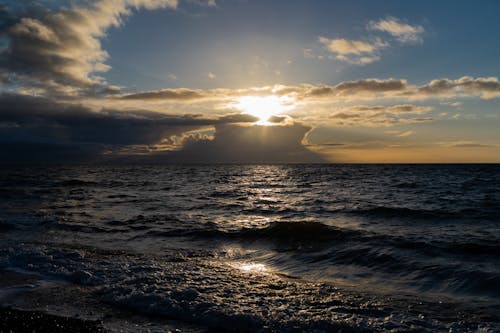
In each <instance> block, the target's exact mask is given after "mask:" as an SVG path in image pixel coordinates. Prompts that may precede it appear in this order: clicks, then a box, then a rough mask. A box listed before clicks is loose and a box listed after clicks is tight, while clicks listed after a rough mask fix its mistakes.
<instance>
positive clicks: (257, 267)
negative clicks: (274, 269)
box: [234, 262, 269, 273]
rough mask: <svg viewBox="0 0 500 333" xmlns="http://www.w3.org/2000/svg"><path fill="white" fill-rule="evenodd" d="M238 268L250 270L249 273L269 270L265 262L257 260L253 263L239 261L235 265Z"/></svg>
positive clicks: (245, 270)
mask: <svg viewBox="0 0 500 333" xmlns="http://www.w3.org/2000/svg"><path fill="white" fill-rule="evenodd" d="M234 267H236V268H237V269H239V270H241V271H244V272H249V273H266V272H268V271H269V270H268V268H267V266H266V265H264V264H259V263H255V262H251V263H248V262H247V263H239V264H236V265H234Z"/></svg>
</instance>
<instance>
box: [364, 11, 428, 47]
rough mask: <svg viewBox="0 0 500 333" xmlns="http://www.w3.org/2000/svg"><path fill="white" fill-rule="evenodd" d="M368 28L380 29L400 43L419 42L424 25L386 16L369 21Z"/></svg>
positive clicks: (372, 29)
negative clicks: (411, 23)
mask: <svg viewBox="0 0 500 333" xmlns="http://www.w3.org/2000/svg"><path fill="white" fill-rule="evenodd" d="M367 28H368V30H371V31H381V32H385V33H388V34H390V35H392V36H393V37H396V38H397V39H398V40H399V41H400V42H401V43H409V44H414V43H421V42H422V34H423V33H424V32H425V29H424V27H422V26H420V25H410V24H407V23H403V22H401V21H400V20H399V19H397V18H395V17H387V18H385V19H381V20H378V21H370V22H369V23H368V26H367Z"/></svg>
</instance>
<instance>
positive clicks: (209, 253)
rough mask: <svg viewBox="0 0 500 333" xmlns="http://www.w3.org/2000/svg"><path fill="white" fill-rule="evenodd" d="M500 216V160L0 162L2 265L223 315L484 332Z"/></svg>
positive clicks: (137, 300) (137, 303)
mask: <svg viewBox="0 0 500 333" xmlns="http://www.w3.org/2000/svg"><path fill="white" fill-rule="evenodd" d="M498 216H500V167H499V166H495V165H490V166H485V165H483V166H481V165H480V166H474V165H466V166H459V165H457V166H438V165H436V166H430V165H427V166H426V165H420V166H412V165H399V166H398V165H393V166H384V165H294V166H254V165H219V166H147V167H146V166H145V167H105V166H103V167H91V166H88V167H53V168H52V167H51V168H12V169H2V170H1V172H0V231H1V233H0V269H2V268H11V269H21V270H27V271H30V272H32V273H40V274H41V275H42V276H50V277H54V276H55V277H57V279H59V281H69V282H71V283H76V284H78V285H90V286H92V287H95V289H96V290H98V291H99V294H98V295H96V297H97V298H99V297H103V298H105V301H106V302H107V303H110V304H117V305H118V306H125V307H130V308H132V309H134V310H137V311H142V312H146V313H151V314H154V315H158V314H160V315H168V316H170V317H172V318H181V319H182V320H189V321H196V322H197V323H203V325H208V326H209V327H211V328H214V329H217V328H220V327H219V326H217V325H219V323H222V324H221V327H223V328H224V329H229V330H230V329H231V328H232V329H233V330H235V331H238V330H239V328H240V326H238V324H239V323H240V321H242V320H243V322H244V323H245V325H246V324H248V325H249V326H248V327H253V328H255V331H259V328H262V327H271V328H275V331H279V330H280V329H283V330H285V331H293V330H294V329H295V328H297V330H299V331H301V330H302V331H310V330H312V329H311V327H315V328H317V330H318V331H337V330H339V329H344V328H345V327H338V326H335V325H338V322H345V323H348V324H349V325H350V326H349V329H350V328H352V327H354V328H353V330H356V329H357V328H359V327H369V328H373V329H375V330H382V331H383V330H391V329H395V330H396V331H398V330H399V331H407V330H410V329H412V327H416V328H415V329H416V330H419V329H422V330H424V331H426V330H427V331H433V330H436V331H448V330H451V331H457V332H460V331H474V330H478V329H481V327H487V328H496V325H497V322H498V321H500V319H499V318H498V314H497V315H496V316H490V317H486V315H485V313H486V312H485V311H486V310H485V309H490V308H494V309H497V308H498V307H496V305H497V304H498V302H499V299H500V268H499V267H500V266H499V262H498V258H500V252H499V249H500V233H499V227H498V226H499V218H498ZM249 273H250V274H249ZM252 274H255V275H256V276H258V277H259V279H258V281H255V280H257V279H254V278H253V277H252ZM285 277H286V278H285ZM297 281H301V282H300V283H296V282H297ZM344 282H345V283H344ZM343 283H344V284H343ZM349 283H350V284H349ZM345 284H349V285H352V286H354V287H355V288H356V290H355V291H352V294H349V293H348V292H347V287H346V286H345ZM381 286H382V287H384V288H383V290H384V291H383V292H384V293H386V294H384V296H383V297H379V296H377V295H373V293H381V292H382V291H381V289H382V288H381ZM337 288H343V289H337ZM350 292H351V291H350ZM362 293H368V294H369V296H368V297H367V298H362V297H361V296H359V295H361V294H362ZM358 294H359V295H358ZM408 295H410V296H408ZM411 295H413V296H411ZM415 295H417V296H418V297H419V298H416V297H417V296H415ZM444 296H446V297H449V298H450V299H452V300H453V301H454V302H455V301H457V302H460V301H461V300H463V299H464V298H463V297H469V298H468V304H469V305H470V306H471V307H472V310H471V311H469V310H467V311H463V312H462V313H475V314H471V316H470V317H467V318H465V319H460V320H461V322H460V324H457V323H456V321H457V320H456V315H455V314H453V313H451V312H449V313H448V314H447V315H448V316H449V317H446V318H445V319H443V318H444V317H443V316H442V313H443V311H451V310H449V309H454V307H455V305H453V306H451V305H448V306H446V305H440V304H442V303H439V302H441V301H442V297H444ZM421 297H422V298H423V297H428V298H430V299H431V301H430V303H425V304H426V306H425V309H423V308H422V307H420V308H419V310H418V311H420V312H425V318H426V319H420V313H416V312H415V311H414V312H411V311H413V310H409V309H415V308H418V307H419V304H424V303H422V302H423V301H421V300H420V298H421ZM397 298H400V299H399V301H398V300H397ZM362 299H365V300H366V299H368V301H363V302H365V303H362V301H361V300H362ZM372 300H373V301H372ZM480 301H481V302H482V301H484V302H485V304H486V306H484V307H483V306H482V305H478V304H479V303H478V302H480ZM370 302H371V303H370ZM377 302H378V303H380V304H383V306H382V305H380V308H381V309H378V307H379V305H378V303H377ZM398 302H399V303H398ZM375 303H377V304H375ZM365 304H368V305H369V306H368V308H369V309H367V308H366V307H365ZM370 304H371V305H370ZM429 304H431V305H432V304H434V305H432V306H431V305H429ZM436 304H437V305H436ZM443 304H445V303H443ZM492 304H493V305H492ZM372 305H373V306H372ZM428 305H429V306H428ZM370 306H372V308H370ZM373 307H376V308H377V309H373ZM446 307H447V308H446ZM285 308H287V309H288V308H289V309H292V310H290V311H288V310H286V309H285ZM382 308H384V309H382ZM387 309H390V310H387ZM446 309H448V310H446ZM468 311H469V312H468ZM497 312H498V311H497ZM478 313H479V314H478ZM476 314H477V316H476ZM474 316H476V317H474ZM482 316H484V318H486V319H484V318H483V317H482ZM213 318H216V319H213ZM217 318H218V319H219V321H217ZM242 318H243V319H242ZM427 318H429V319H427ZM473 318H479V319H477V320H478V321H479V324H478V323H472V321H473V320H476V319H473ZM244 320H247V321H244ZM488 320H490V321H495V322H493V323H485V322H486V321H488ZM229 322H230V323H231V324H228V323H229ZM207 323H208V324H207ZM210 325H212V326H210ZM227 325H235V326H231V327H230V328H227V327H226V326H227ZM363 325H364V326H363ZM457 325H458V326H457ZM481 325H482V326H481ZM349 329H347V331H349ZM264 331H265V330H264ZM486 331H487V330H486Z"/></svg>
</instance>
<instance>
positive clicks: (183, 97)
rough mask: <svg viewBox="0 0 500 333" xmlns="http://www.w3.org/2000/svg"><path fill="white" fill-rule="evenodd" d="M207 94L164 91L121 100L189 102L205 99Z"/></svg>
mask: <svg viewBox="0 0 500 333" xmlns="http://www.w3.org/2000/svg"><path fill="white" fill-rule="evenodd" d="M206 96H207V94H206V93H205V92H203V91H201V90H193V89H187V88H180V89H162V90H155V91H146V92H140V93H134V94H126V95H122V96H120V97H119V98H121V99H131V100H134V99H135V100H152V99H156V100H167V101H168V100H174V101H187V100H195V99H203V98H205V97H206Z"/></svg>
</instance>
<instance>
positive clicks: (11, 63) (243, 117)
mask: <svg viewBox="0 0 500 333" xmlns="http://www.w3.org/2000/svg"><path fill="white" fill-rule="evenodd" d="M498 13H500V2H498V1H496V0H484V1H481V2H472V1H456V0H455V1H446V0H442V1H425V0H423V1H360V0H358V1H354V0H350V1H331V0H324V1H322V0H307V1H306V0H287V1H277V0H73V1H58V0H44V1H42V0H38V1H30V0H26V1H11V0H0V163H2V162H3V163H65V162H67V163H85V162H120V163H136V162H137V163H140V162H145V163H149V162H155V163H156V162H158V163H162V162H165V163H191V162H192V163H211V162H216V163H327V162H333V163H335V162H337V163H479V162H488V163H500V131H499V130H498V128H499V127H500V103H499V99H500V82H499V81H498V77H499V75H500V73H499V72H500V62H499V61H498V59H500V44H499V43H498V34H497V32H498V31H500V20H498Z"/></svg>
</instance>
